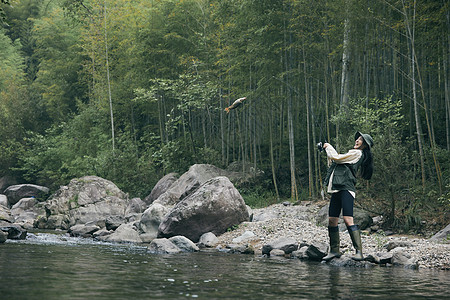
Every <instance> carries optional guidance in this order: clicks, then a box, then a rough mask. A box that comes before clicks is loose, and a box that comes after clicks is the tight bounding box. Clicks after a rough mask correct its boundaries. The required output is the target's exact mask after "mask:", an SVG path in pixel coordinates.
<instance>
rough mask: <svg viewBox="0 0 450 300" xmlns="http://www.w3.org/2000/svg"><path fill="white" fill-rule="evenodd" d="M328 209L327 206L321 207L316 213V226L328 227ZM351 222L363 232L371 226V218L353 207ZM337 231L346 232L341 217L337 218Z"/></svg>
mask: <svg viewBox="0 0 450 300" xmlns="http://www.w3.org/2000/svg"><path fill="white" fill-rule="evenodd" d="M328 207H329V205H328V204H327V205H325V206H324V207H322V208H321V209H320V210H319V212H318V213H317V218H316V219H317V224H318V225H321V226H328ZM353 221H354V223H355V224H358V226H359V228H360V229H361V230H364V229H366V228H368V227H369V226H370V225H372V222H373V221H372V217H370V214H369V213H368V212H366V211H364V210H362V209H360V208H357V207H355V208H354V209H353ZM339 230H340V231H344V230H346V227H345V224H344V221H343V219H342V214H341V217H340V218H339Z"/></svg>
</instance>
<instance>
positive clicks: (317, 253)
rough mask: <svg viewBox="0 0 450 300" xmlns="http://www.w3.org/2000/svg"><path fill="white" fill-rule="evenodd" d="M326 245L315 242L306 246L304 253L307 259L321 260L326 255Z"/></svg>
mask: <svg viewBox="0 0 450 300" xmlns="http://www.w3.org/2000/svg"><path fill="white" fill-rule="evenodd" d="M327 252H328V245H327V244H325V243H321V242H315V243H313V244H311V245H309V246H308V248H307V249H306V252H305V255H306V256H307V257H308V259H309V260H316V261H321V260H322V258H323V257H324V256H325V255H327Z"/></svg>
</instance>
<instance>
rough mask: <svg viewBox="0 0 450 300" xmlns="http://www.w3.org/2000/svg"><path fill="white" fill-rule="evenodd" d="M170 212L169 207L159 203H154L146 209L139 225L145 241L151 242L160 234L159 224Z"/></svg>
mask: <svg viewBox="0 0 450 300" xmlns="http://www.w3.org/2000/svg"><path fill="white" fill-rule="evenodd" d="M168 212H169V210H168V208H167V207H165V206H164V205H161V204H159V203H152V204H151V205H150V206H149V207H148V208H147V209H146V210H145V211H144V213H143V214H142V217H141V220H140V222H139V225H138V229H139V234H140V236H141V239H142V241H143V242H144V243H147V242H151V241H152V240H153V239H155V238H156V237H157V236H158V228H159V224H161V221H162V220H163V218H164V216H165V215H166V214H167V213H168Z"/></svg>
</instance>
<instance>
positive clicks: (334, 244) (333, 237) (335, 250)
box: [322, 226, 342, 261]
mask: <svg viewBox="0 0 450 300" xmlns="http://www.w3.org/2000/svg"><path fill="white" fill-rule="evenodd" d="M328 236H329V237H330V252H329V253H328V254H327V256H325V257H324V258H322V260H324V261H330V260H332V259H333V258H335V257H341V255H342V254H341V253H340V252H339V242H340V240H339V227H338V226H336V227H330V226H328Z"/></svg>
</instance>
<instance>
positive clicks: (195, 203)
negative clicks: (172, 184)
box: [158, 176, 249, 242]
mask: <svg viewBox="0 0 450 300" xmlns="http://www.w3.org/2000/svg"><path fill="white" fill-rule="evenodd" d="M182 177H183V176H182ZM180 178H181V177H180ZM248 219H249V216H248V211H247V207H246V205H245V202H244V199H243V198H242V196H241V195H240V194H239V192H238V191H237V190H236V188H235V187H234V186H233V184H232V183H231V182H230V180H229V179H228V178H227V177H215V178H212V179H210V180H208V181H206V182H205V183H204V184H202V185H201V186H200V187H199V188H198V189H197V190H196V191H195V192H194V193H193V194H191V195H189V196H188V197H186V198H184V199H183V200H182V201H180V202H179V203H177V205H176V206H175V207H174V208H173V209H172V210H171V211H170V212H169V214H167V215H166V216H165V217H164V219H163V220H162V222H161V224H160V225H159V230H158V237H171V236H175V235H183V236H185V237H187V238H189V239H190V240H192V241H194V242H196V241H198V240H199V238H200V236H201V235H202V234H204V233H206V232H212V233H214V234H215V235H220V234H222V233H224V232H225V231H226V230H227V229H228V228H231V227H232V226H235V225H238V224H240V223H242V222H244V221H247V220H248Z"/></svg>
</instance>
